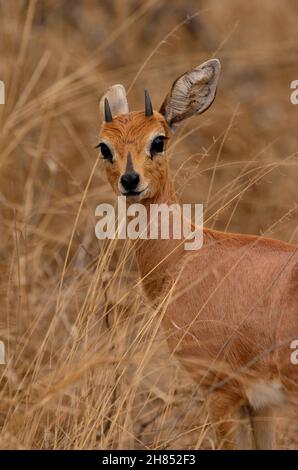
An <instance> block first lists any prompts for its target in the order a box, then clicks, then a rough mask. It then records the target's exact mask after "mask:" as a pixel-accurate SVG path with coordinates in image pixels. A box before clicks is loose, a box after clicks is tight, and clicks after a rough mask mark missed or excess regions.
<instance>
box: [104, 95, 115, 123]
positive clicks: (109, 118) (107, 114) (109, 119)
mask: <svg viewBox="0 0 298 470" xmlns="http://www.w3.org/2000/svg"><path fill="white" fill-rule="evenodd" d="M105 121H106V122H112V121H113V116H112V112H111V108H110V105H109V102H108V98H105Z"/></svg>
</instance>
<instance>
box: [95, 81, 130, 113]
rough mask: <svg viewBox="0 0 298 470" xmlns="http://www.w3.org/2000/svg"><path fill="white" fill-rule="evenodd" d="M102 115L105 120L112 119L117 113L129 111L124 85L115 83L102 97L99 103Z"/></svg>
mask: <svg viewBox="0 0 298 470" xmlns="http://www.w3.org/2000/svg"><path fill="white" fill-rule="evenodd" d="M99 112H100V117H101V119H102V120H103V121H106V122H108V121H111V120H112V119H113V117H114V116H116V115H117V114H127V113H128V112H129V109H128V102H127V98H126V91H125V88H124V86H123V85H113V86H111V87H110V88H109V89H108V90H107V92H106V93H105V94H104V95H103V96H102V97H101V100H100V103H99Z"/></svg>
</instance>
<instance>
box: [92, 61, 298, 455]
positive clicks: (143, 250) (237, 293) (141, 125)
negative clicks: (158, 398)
mask: <svg viewBox="0 0 298 470" xmlns="http://www.w3.org/2000/svg"><path fill="white" fill-rule="evenodd" d="M219 74H220V62H219V60H217V59H212V60H209V61H207V62H205V63H203V64H202V65H200V66H198V67H196V68H194V69H193V70H191V71H190V72H187V73H185V74H183V75H181V76H180V77H179V78H178V79H177V80H176V81H175V82H174V83H173V85H172V87H171V90H170V91H169V93H168V95H167V96H166V98H165V100H164V102H163V103H162V105H161V107H160V109H159V111H158V112H157V111H153V109H152V104H151V101H150V97H149V95H148V93H147V92H145V109H144V110H143V111H139V112H130V111H129V109H128V103H127V99H126V94H125V89H124V87H123V86H122V85H115V86H112V87H111V88H109V89H108V91H107V93H106V94H105V95H104V96H103V97H102V99H101V102H100V112H101V117H102V125H101V129H100V143H99V145H98V147H99V148H100V151H101V154H102V158H103V160H104V164H105V169H106V174H107V178H108V180H109V182H110V184H111V186H112V188H113V190H114V191H115V193H116V194H118V195H119V194H120V195H121V194H122V195H125V196H126V197H127V204H128V205H130V204H131V203H133V202H140V201H141V203H142V204H143V205H144V206H145V208H146V210H147V211H149V207H150V204H152V203H154V204H162V203H164V204H168V205H169V204H172V203H177V199H176V195H175V190H174V186H173V181H172V179H171V175H170V170H169V163H168V157H167V143H168V139H169V137H170V135H171V132H170V131H171V130H173V128H174V127H175V126H176V125H177V124H178V123H180V122H181V121H184V119H186V118H189V117H191V116H193V115H195V114H200V113H203V112H204V111H205V110H206V109H207V108H209V106H210V105H211V104H212V102H213V100H214V98H215V93H216V86H217V81H218V78H219ZM134 244H135V253H136V258H137V262H138V266H139V270H140V275H141V277H142V284H143V287H144V290H145V292H146V294H147V296H148V297H149V299H150V300H151V301H152V303H153V304H155V303H158V302H159V301H160V300H161V299H165V297H166V296H167V295H168V293H169V292H170V296H169V299H168V303H167V306H166V311H165V314H164V317H163V324H164V328H165V331H166V335H167V338H168V344H169V347H170V349H171V350H172V351H173V352H174V353H175V354H176V356H177V357H178V358H179V360H180V361H181V363H182V364H183V366H184V367H185V368H186V369H187V370H188V371H189V372H190V374H191V375H192V377H193V378H194V379H195V380H196V381H197V382H198V383H199V384H200V386H201V389H202V391H203V393H205V397H206V403H207V406H208V409H209V416H210V419H211V424H212V426H213V427H214V429H215V431H216V435H217V439H218V446H219V447H221V448H225V449H235V448H257V449H260V448H267V449H269V448H272V446H273V427H272V415H273V410H274V408H275V407H277V406H289V407H292V409H293V414H294V412H295V410H297V409H298V365H295V363H293V361H291V353H293V349H291V348H293V342H294V340H297V339H298V254H297V247H296V246H294V245H291V244H289V243H284V242H281V241H276V240H272V239H268V238H263V237H257V236H247V235H240V234H239V235H238V234H233V233H224V232H219V231H214V230H209V229H204V231H203V246H202V248H201V249H199V250H197V251H185V250H184V249H183V241H182V242H181V240H177V239H174V237H170V238H169V239H166V240H165V239H146V240H144V239H138V240H135V241H134Z"/></svg>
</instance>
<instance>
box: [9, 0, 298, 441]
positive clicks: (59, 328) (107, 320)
mask: <svg viewBox="0 0 298 470" xmlns="http://www.w3.org/2000/svg"><path fill="white" fill-rule="evenodd" d="M195 12H200V13H199V14H198V15H196V16H193V17H192V18H191V19H190V20H189V21H188V22H185V21H184V20H185V18H186V15H189V14H192V13H195ZM297 14H298V5H297V3H296V2H294V1H290V0H289V1H285V2H274V1H271V0H264V1H263V2H261V3H260V2H258V1H257V0H251V1H250V2H243V1H240V0H236V1H235V0H233V1H232V0H223V1H208V2H207V1H205V0H202V1H198V0H197V1H196V0H193V1H192V0H188V1H179V0H175V1H171V2H170V1H169V0H159V1H157V0H146V1H145V0H143V1H141V0H136V1H133V0H121V1H120V0H118V1H117V0H114V1H113V2H110V1H105V0H102V1H95V0H88V1H82V0H81V1H76V2H72V1H70V0H64V1H62V2H51V1H49V0H40V1H36V0H32V1H21V0H13V1H9V2H8V1H6V0H2V1H1V2H0V54H1V61H0V78H1V80H3V81H4V82H5V84H6V92H7V94H6V105H5V106H0V132H1V136H0V146H1V147H0V168H1V170H0V171H1V174H0V185H1V186H0V202H1V227H2V230H1V246H0V250H1V251H0V263H1V271H0V276H1V288H0V292H1V306H0V339H2V340H3V341H4V342H5V344H6V350H7V359H8V364H7V366H6V367H3V366H0V368H2V369H0V374H1V375H0V427H1V433H0V448H18V449H21V448H26V449H29V448H50V449H61V448H62V449H72V448H80V449H85V448H91V449H93V448H113V449H119V448H142V449H143V448H158V449H160V448H187V447H188V448H202V447H203V448H206V447H208V448H213V447H214V445H215V444H214V439H213V434H212V430H211V429H210V426H208V416H207V415H206V413H205V409H204V406H203V403H202V400H201V399H200V395H199V392H198V390H197V387H196V385H195V384H193V383H192V382H191V381H190V379H189V378H188V376H187V375H186V374H185V373H184V372H183V371H182V370H181V368H180V367H179V365H178V364H177V363H176V361H175V359H174V358H173V357H171V355H170V353H169V352H168V350H167V347H166V342H165V338H164V337H163V334H162V330H161V325H160V323H161V318H162V309H163V307H162V306H161V308H160V309H158V310H156V311H152V309H150V306H149V305H147V302H146V300H145V299H144V298H143V296H142V294H141V292H140V285H139V281H138V277H137V273H136V269H135V264H134V259H133V256H132V254H131V246H130V245H129V244H128V243H120V242H116V241H113V242H111V243H107V242H100V241H98V240H97V239H96V238H95V235H94V225H95V218H94V210H95V207H96V206H97V204H99V203H100V202H102V201H112V200H113V195H112V194H111V191H110V189H109V187H108V185H107V183H106V181H105V178H104V175H103V170H102V166H101V163H100V162H98V161H97V154H96V152H95V151H94V150H93V147H94V145H95V144H96V143H97V131H98V113H97V108H98V100H99V97H100V95H101V94H102V93H103V91H104V90H105V89H106V87H107V86H108V85H110V84H112V83H117V82H118V83H119V82H120V83H121V82H122V83H124V84H125V86H126V87H127V88H129V89H130V92H129V101H130V104H131V106H132V107H133V108H135V109H137V108H138V107H141V105H142V101H143V89H144V88H145V87H147V88H148V89H149V90H150V92H151V95H152V97H153V101H154V104H155V106H156V107H157V106H158V104H159V103H160V102H161V100H162V98H163V95H164V94H165V92H166V91H167V88H168V87H169V85H170V83H171V82H172V81H173V79H174V78H176V76H177V75H178V74H180V73H182V72H183V71H185V70H186V69H188V68H190V67H191V66H192V65H194V64H198V63H200V62H203V61H204V60H206V59H208V58H209V57H211V56H218V57H220V59H221V60H222V64H223V74H222V79H221V83H220V89H219V93H218V97H217V100H216V102H215V104H214V106H213V108H212V109H211V110H210V111H209V112H208V114H206V115H204V116H203V117H201V118H195V119H193V120H191V121H190V122H188V123H187V125H186V126H183V127H181V128H180V129H179V131H178V132H177V134H176V136H175V141H174V142H173V144H172V154H173V157H172V167H173V172H174V174H175V182H176V187H177V190H178V192H179V194H180V195H181V200H183V201H188V202H201V201H203V202H204V203H205V204H206V209H205V219H208V223H207V225H208V226H211V227H215V228H218V229H222V230H230V231H241V232H244V233H262V232H266V230H267V229H268V227H274V229H273V230H272V231H271V233H270V235H271V236H273V237H277V238H281V239H283V240H291V241H293V242H298V226H297V211H296V206H295V204H296V203H297V202H298V201H297V177H298V166H297V156H296V152H297V129H296V128H297V124H296V123H297V113H298V109H297V108H295V106H293V105H292V104H291V103H290V100H289V96H290V88H289V84H290V82H291V81H292V80H294V79H298V71H297V40H298V37H297V36H298V30H297V25H296V19H297ZM280 421H281V423H280V431H279V445H280V446H282V447H291V446H292V447H295V446H297V445H298V439H297V436H295V435H294V433H295V429H294V428H293V425H291V424H290V425H289V422H288V421H286V420H285V419H282V420H280ZM283 430H286V431H287V432H286V433H285V434H284V433H283Z"/></svg>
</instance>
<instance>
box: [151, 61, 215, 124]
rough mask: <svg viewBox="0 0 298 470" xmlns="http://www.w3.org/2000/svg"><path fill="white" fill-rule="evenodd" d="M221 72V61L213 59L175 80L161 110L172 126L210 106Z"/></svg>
mask: <svg viewBox="0 0 298 470" xmlns="http://www.w3.org/2000/svg"><path fill="white" fill-rule="evenodd" d="M219 74H220V61H219V60H218V59H211V60H208V61H207V62H204V63H203V64H201V65H198V67H196V68H195V69H193V70H191V71H190V72H186V73H184V74H183V75H181V76H180V77H178V78H177V80H175V82H174V83H173V85H172V88H171V91H170V92H169V93H168V95H167V96H166V98H165V100H164V102H163V103H162V105H161V108H160V110H159V112H160V113H161V114H163V116H164V117H165V119H166V120H167V122H168V124H169V125H170V126H172V125H173V124H175V123H178V122H180V121H183V120H184V119H186V118H189V117H191V116H193V115H194V114H200V113H203V112H204V111H206V109H208V108H209V106H210V105H211V104H212V102H213V100H214V98H215V94H216V86H217V82H218V78H219Z"/></svg>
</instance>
